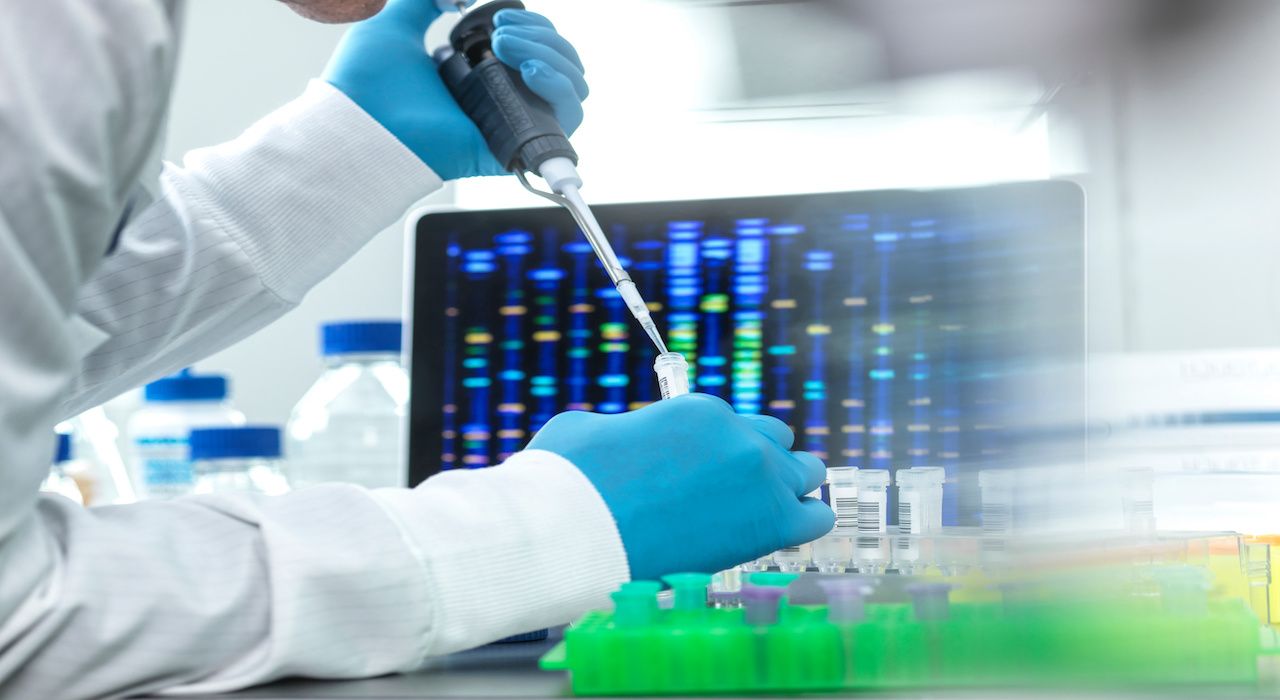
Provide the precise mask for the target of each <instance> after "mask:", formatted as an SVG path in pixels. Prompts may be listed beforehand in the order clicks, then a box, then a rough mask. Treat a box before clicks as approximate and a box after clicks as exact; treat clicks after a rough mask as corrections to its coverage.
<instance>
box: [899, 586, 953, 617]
mask: <svg viewBox="0 0 1280 700" xmlns="http://www.w3.org/2000/svg"><path fill="white" fill-rule="evenodd" d="M907 593H909V594H911V605H912V608H911V609H912V611H913V612H914V613H915V617H916V619H917V620H920V621H924V620H945V619H947V618H948V617H951V597H950V596H951V584H949V583H941V582H933V581H930V582H925V583H913V584H911V585H909V586H907Z"/></svg>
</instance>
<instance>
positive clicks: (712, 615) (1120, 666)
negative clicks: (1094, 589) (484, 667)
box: [541, 580, 1274, 695]
mask: <svg viewBox="0 0 1280 700" xmlns="http://www.w3.org/2000/svg"><path fill="white" fill-rule="evenodd" d="M688 583H689V582H688V581H687V580H685V581H681V584H682V585H685V586H686V588H685V589H683V590H685V591H687V590H689V589H688V588H687V586H688ZM657 589H658V586H657V584H654V583H632V584H627V585H626V586H624V587H623V589H621V590H619V592H618V593H617V594H615V600H616V601H617V603H618V606H619V607H618V613H617V615H618V616H617V617H615V613H613V612H603V611H600V612H592V613H588V614H587V615H586V616H584V617H583V618H582V619H580V620H579V621H578V622H577V623H575V624H574V625H572V626H570V627H569V628H568V629H567V630H566V632H565V638H564V641H563V642H561V643H560V644H559V645H558V646H557V647H555V648H553V649H552V650H551V651H550V652H548V653H547V654H546V655H545V656H544V657H543V658H542V661H541V667H542V668H543V669H546V670H567V671H569V672H570V676H571V683H572V689H573V692H574V693H576V694H579V695H672V694H716V693H721V694H723V693H781V692H786V693H792V692H806V691H834V690H885V689H899V688H943V687H977V686H1002V685H1003V686H1008V685H1017V686H1025V685H1035V686H1060V687H1097V688H1111V687H1133V686H1153V687H1165V686H1170V685H1186V684H1196V685H1237V684H1256V683H1257V679H1258V661H1259V656H1260V655H1261V654H1269V653H1274V650H1273V649H1270V648H1265V649H1264V647H1263V643H1262V639H1263V636H1264V635H1262V634H1260V633H1261V632H1262V626H1261V624H1260V622H1259V620H1258V618H1257V616H1256V615H1255V614H1254V613H1253V612H1252V611H1251V610H1250V608H1249V607H1248V605H1247V604H1246V603H1245V602H1244V601H1242V600H1239V599H1234V598H1223V599H1210V600H1209V601H1208V603H1207V605H1205V606H1202V607H1199V606H1198V607H1197V608H1196V609H1194V610H1189V611H1188V610H1170V609H1168V608H1169V606H1167V605H1165V604H1162V602H1161V599H1160V598H1159V597H1158V596H1157V597H1141V598H1138V597H1135V598H1130V599H1123V600H1119V599H1111V600H1101V601H1099V600H1092V601H1066V602H1059V601H1038V602H1028V603H1025V604H1021V605H1010V604H1008V603H989V602H981V603H977V602H975V603H952V604H951V605H950V609H949V614H948V615H947V617H946V618H945V619H935V620H917V619H916V618H915V615H914V612H913V608H912V606H911V604H909V603H868V604H867V605H866V606H865V617H864V618H863V619H862V620H861V621H858V622H853V623H842V624H834V623H832V622H830V621H828V619H827V608H826V606H825V605H791V604H790V603H788V602H787V601H786V599H783V601H782V603H781V606H780V609H779V611H778V613H779V614H778V618H777V622H776V623H774V624H767V625H751V624H748V623H747V622H746V618H745V616H744V610H743V609H741V608H709V607H706V605H705V603H701V604H700V605H698V606H697V607H694V605H692V604H690V602H689V601H688V600H686V601H683V603H682V602H681V601H677V603H676V607H675V608H673V609H666V610H660V609H658V605H657V600H656V592H657ZM677 595H679V593H678V594H677ZM686 595H687V594H686ZM703 596H704V599H705V593H704V594H703Z"/></svg>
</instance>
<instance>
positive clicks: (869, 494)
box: [854, 469, 889, 573]
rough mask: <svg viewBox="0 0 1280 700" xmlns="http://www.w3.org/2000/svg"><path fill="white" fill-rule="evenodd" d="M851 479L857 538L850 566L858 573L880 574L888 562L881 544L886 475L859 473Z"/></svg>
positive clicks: (882, 472)
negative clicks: (855, 487)
mask: <svg viewBox="0 0 1280 700" xmlns="http://www.w3.org/2000/svg"><path fill="white" fill-rule="evenodd" d="M855 479H856V480H857V483H858V530H857V532H858V534H857V538H856V540H855V542H856V545H857V546H856V548H855V552H854V554H855V557H854V558H855V562H854V565H855V567H856V568H857V570H858V571H859V572H861V573H881V572H882V571H884V568H885V565H886V564H887V563H888V559H889V556H888V551H887V548H886V546H885V544H886V543H885V540H884V534H885V530H886V526H885V522H886V520H885V508H886V505H887V503H888V497H887V491H888V489H889V472H888V471H887V470H885V469H861V470H859V471H858V472H857V474H856V475H855Z"/></svg>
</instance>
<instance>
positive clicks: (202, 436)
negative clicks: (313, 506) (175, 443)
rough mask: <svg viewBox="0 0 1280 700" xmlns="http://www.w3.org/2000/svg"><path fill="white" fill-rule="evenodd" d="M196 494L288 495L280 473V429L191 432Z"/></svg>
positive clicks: (226, 429) (237, 428) (258, 428)
mask: <svg viewBox="0 0 1280 700" xmlns="http://www.w3.org/2000/svg"><path fill="white" fill-rule="evenodd" d="M191 464H192V468H193V469H194V470H195V474H196V483H195V487H194V488H193V489H192V492H193V493H197V494H207V493H263V494H267V495H269V496H274V495H278V494H281V493H285V492H286V491H288V490H289V484H288V482H286V481H285V478H284V474H283V473H282V472H281V471H280V429H279V428H276V427H274V426H237V427H234V428H197V429H195V430H192V431H191Z"/></svg>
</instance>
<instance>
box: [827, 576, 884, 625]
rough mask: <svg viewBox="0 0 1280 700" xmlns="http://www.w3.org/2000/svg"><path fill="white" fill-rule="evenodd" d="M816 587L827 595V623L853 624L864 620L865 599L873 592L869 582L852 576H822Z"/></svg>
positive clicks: (865, 614) (873, 588)
mask: <svg viewBox="0 0 1280 700" xmlns="http://www.w3.org/2000/svg"><path fill="white" fill-rule="evenodd" d="M818 586H819V587H820V588H822V591H823V592H824V593H826V594H827V621H828V622H834V623H836V624H841V623H854V622H862V620H864V619H865V618H866V616H867V613H866V597H867V596H869V595H871V592H872V591H874V590H875V587H874V586H872V585H871V583H870V582H868V581H864V580H862V579H860V578H855V577H853V576H823V577H822V578H819V579H818Z"/></svg>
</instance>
